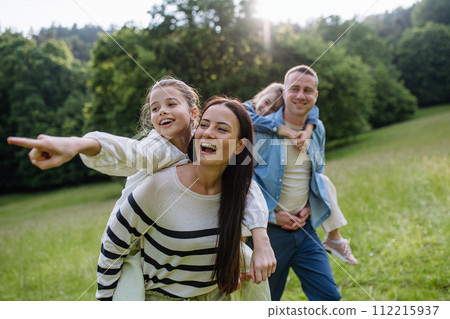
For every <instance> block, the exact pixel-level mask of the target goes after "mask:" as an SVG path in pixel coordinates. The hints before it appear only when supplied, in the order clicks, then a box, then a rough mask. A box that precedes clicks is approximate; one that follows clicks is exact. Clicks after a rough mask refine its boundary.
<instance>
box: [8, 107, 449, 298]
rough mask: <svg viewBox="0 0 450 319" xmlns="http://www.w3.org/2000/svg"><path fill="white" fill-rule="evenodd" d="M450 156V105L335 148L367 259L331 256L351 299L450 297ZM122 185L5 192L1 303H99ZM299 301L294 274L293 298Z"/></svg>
mask: <svg viewBox="0 0 450 319" xmlns="http://www.w3.org/2000/svg"><path fill="white" fill-rule="evenodd" d="M449 155H450V105H446V106H441V107H435V108H429V109H425V110H419V111H418V113H417V115H416V116H415V117H414V118H413V119H412V120H410V121H408V122H404V123H400V124H396V125H392V126H389V127H386V128H382V129H379V130H375V131H373V132H370V133H367V134H364V135H361V136H358V137H357V138H355V139H354V140H352V143H351V144H348V145H346V146H344V147H341V148H339V149H335V150H333V151H329V152H327V155H326V156H327V164H326V174H327V175H328V176H329V177H330V178H331V180H332V181H333V182H334V184H335V185H336V188H337V190H338V199H339V204H340V206H341V209H342V211H343V212H344V214H345V216H346V218H347V220H348V222H349V225H347V226H346V227H344V228H343V229H342V234H343V236H344V237H346V238H351V246H352V248H353V252H354V255H355V257H356V258H358V260H359V265H357V266H350V265H347V264H345V263H342V262H341V261H340V260H337V259H336V261H335V260H333V259H330V261H331V264H332V267H333V271H334V274H335V277H336V282H337V283H338V285H339V288H340V290H341V294H342V296H343V300H372V298H373V299H374V300H450V271H449V264H448V256H449V255H450V249H449V243H450V215H449V210H450V209H449V208H450V158H449ZM121 189H122V184H120V183H118V182H109V183H100V184H91V185H85V186H80V187H72V188H65V189H62V190H56V191H50V192H45V193H34V194H15V195H6V196H0V249H1V252H2V258H1V259H0V269H2V271H1V272H0V300H94V299H95V298H94V294H95V289H96V266H97V258H98V253H99V248H100V237H101V234H102V232H103V230H104V228H105V225H106V222H107V220H108V217H109V214H110V210H111V208H112V207H113V205H114V202H115V200H116V199H117V198H118V197H119V195H120V191H121ZM318 232H319V236H321V237H322V238H323V236H324V233H323V232H322V231H321V230H319V231H318ZM446 256H447V257H446ZM299 299H300V300H306V298H305V296H304V294H303V293H302V291H301V287H300V283H299V281H298V279H297V277H296V276H295V274H294V273H293V272H291V273H290V275H289V278H288V283H287V287H286V290H285V293H284V295H283V300H299Z"/></svg>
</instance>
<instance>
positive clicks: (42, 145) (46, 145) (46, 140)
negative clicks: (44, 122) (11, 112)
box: [8, 134, 101, 170]
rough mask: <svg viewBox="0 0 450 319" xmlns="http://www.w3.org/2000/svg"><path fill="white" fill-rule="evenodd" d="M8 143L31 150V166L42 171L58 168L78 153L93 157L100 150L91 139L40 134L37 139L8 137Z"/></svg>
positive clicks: (97, 144) (29, 155)
mask: <svg viewBox="0 0 450 319" xmlns="http://www.w3.org/2000/svg"><path fill="white" fill-rule="evenodd" d="M8 143H9V144H11V145H17V146H21V147H25V148H31V151H30V152H29V153H28V157H29V158H30V161H31V163H32V164H33V165H35V166H37V167H39V168H40V169H42V170H45V169H49V168H53V167H58V166H61V165H62V164H64V163H66V162H68V161H70V160H71V159H72V158H73V157H74V156H75V155H77V154H78V153H81V152H84V153H85V154H86V155H95V154H96V153H98V152H99V151H100V149H101V146H100V144H99V143H98V142H97V141H96V140H93V139H88V138H84V139H83V138H79V137H57V136H48V135H44V134H41V135H39V136H38V137H37V139H33V138H25V137H8Z"/></svg>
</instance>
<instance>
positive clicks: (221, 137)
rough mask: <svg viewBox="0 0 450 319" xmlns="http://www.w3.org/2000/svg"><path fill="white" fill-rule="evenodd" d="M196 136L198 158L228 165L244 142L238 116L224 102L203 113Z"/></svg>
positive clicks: (202, 160) (202, 161) (204, 161)
mask: <svg viewBox="0 0 450 319" xmlns="http://www.w3.org/2000/svg"><path fill="white" fill-rule="evenodd" d="M194 138H195V149H196V155H197V160H200V162H201V163H205V164H206V163H210V164H216V165H222V164H224V165H228V162H229V160H230V158H231V156H232V155H233V153H236V151H238V150H239V149H241V146H242V143H243V142H242V140H241V139H239V121H238V118H237V117H236V115H235V114H234V113H233V111H231V110H230V109H229V108H228V107H227V106H225V105H224V104H215V105H212V106H210V107H209V108H208V109H207V110H206V111H205V112H204V113H203V116H202V118H201V119H200V123H199V125H198V127H197V130H196V131H195V135H194Z"/></svg>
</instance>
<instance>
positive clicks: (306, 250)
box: [267, 218, 341, 301]
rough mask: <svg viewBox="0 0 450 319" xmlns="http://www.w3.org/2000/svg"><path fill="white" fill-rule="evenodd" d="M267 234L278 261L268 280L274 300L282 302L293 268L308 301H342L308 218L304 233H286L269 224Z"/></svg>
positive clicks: (302, 231)
mask: <svg viewBox="0 0 450 319" xmlns="http://www.w3.org/2000/svg"><path fill="white" fill-rule="evenodd" d="M267 233H268V234H269V238H270V244H271V245H272V248H273V251H274V253H275V257H276V259H277V269H276V271H275V273H274V274H272V276H270V277H269V286H270V293H271V295H272V300H280V299H281V295H282V294H283V291H284V286H285V285H286V278H287V276H288V273H289V268H291V267H292V269H293V270H294V272H295V273H296V274H297V276H298V278H299V279H300V282H301V284H302V289H303V292H304V293H305V295H306V297H308V299H309V300H322V301H330V300H340V299H341V294H340V293H339V289H338V287H337V285H336V283H335V281H334V277H333V272H332V271H331V266H330V262H329V260H328V256H327V254H326V252H325V251H324V250H323V246H322V243H321V241H320V239H319V236H317V233H316V231H315V230H314V228H313V227H312V226H311V223H310V221H309V218H308V220H307V222H306V225H305V226H303V230H302V229H301V228H300V229H298V230H296V231H292V230H284V229H281V227H279V226H276V225H272V224H269V226H268V227H267Z"/></svg>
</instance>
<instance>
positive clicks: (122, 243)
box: [96, 193, 149, 300]
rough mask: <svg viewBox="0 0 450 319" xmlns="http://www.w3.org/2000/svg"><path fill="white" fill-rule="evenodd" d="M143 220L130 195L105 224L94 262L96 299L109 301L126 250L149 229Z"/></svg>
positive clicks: (142, 214) (117, 279) (143, 215)
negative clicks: (96, 261)
mask: <svg viewBox="0 0 450 319" xmlns="http://www.w3.org/2000/svg"><path fill="white" fill-rule="evenodd" d="M146 219H147V218H146V215H145V213H144V212H143V211H142V210H141V209H140V208H139V206H138V205H137V204H136V201H135V199H134V197H133V193H131V194H130V195H129V196H128V199H127V201H125V202H124V203H123V204H122V205H121V207H120V208H119V210H118V211H117V213H116V214H115V216H114V218H111V219H110V220H109V222H108V225H107V227H106V230H105V232H104V233H103V236H102V245H101V252H100V256H99V259H98V267H97V283H98V289H97V293H96V297H97V299H99V300H112V296H113V295H114V291H115V289H116V287H117V283H118V281H119V278H120V274H121V269H122V265H123V260H124V259H125V258H126V257H127V256H128V254H129V252H130V246H131V245H132V244H133V243H134V242H135V241H136V240H138V239H139V237H140V236H141V235H142V234H143V233H145V232H146V231H147V229H148V227H149V225H147V223H146Z"/></svg>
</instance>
